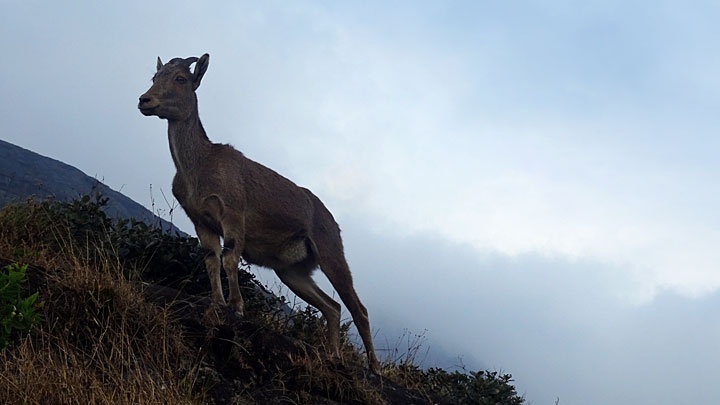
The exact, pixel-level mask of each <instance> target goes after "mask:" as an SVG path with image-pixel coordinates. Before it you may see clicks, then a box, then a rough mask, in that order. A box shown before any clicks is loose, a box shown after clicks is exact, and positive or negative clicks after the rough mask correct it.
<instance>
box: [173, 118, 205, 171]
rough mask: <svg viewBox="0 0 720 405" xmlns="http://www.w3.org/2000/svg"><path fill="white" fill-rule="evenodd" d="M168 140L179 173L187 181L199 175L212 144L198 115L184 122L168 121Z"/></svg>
mask: <svg viewBox="0 0 720 405" xmlns="http://www.w3.org/2000/svg"><path fill="white" fill-rule="evenodd" d="M168 140H169V141H170V153H171V154H172V158H173V162H175V168H176V169H177V171H178V173H179V174H180V175H181V176H183V177H185V178H186V179H187V178H188V177H192V175H193V174H194V173H198V172H199V170H198V169H199V167H200V166H201V165H202V163H203V161H204V160H205V159H206V158H207V155H208V154H209V152H210V147H211V146H212V143H211V142H210V140H209V139H208V137H207V135H206V134H205V129H203V126H202V124H201V123H200V117H199V116H198V115H197V113H196V114H191V115H190V117H188V118H187V119H185V120H182V121H168Z"/></svg>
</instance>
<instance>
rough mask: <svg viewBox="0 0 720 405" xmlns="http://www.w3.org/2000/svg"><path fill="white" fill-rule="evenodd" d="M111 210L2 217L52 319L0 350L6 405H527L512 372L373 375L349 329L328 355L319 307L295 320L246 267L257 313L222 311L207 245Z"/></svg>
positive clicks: (9, 259) (2, 237) (4, 249)
mask: <svg viewBox="0 0 720 405" xmlns="http://www.w3.org/2000/svg"><path fill="white" fill-rule="evenodd" d="M103 204H104V200H99V201H93V200H92V199H90V198H82V199H81V200H78V201H73V202H69V203H61V202H53V201H45V202H42V203H33V202H27V203H24V204H18V205H11V206H8V207H5V208H3V209H0V269H2V270H0V276H1V275H2V272H5V271H9V270H6V269H5V266H6V265H8V264H19V265H21V266H22V265H27V266H28V270H27V278H28V282H27V283H26V285H25V293H24V294H25V296H29V295H30V294H32V293H34V292H38V293H39V301H43V302H44V305H43V306H37V307H36V310H37V311H39V312H40V313H42V316H43V319H42V321H40V322H37V323H36V324H35V325H34V326H33V327H32V329H31V333H30V334H27V333H25V332H22V331H21V332H17V333H13V335H12V337H11V339H10V342H9V346H8V347H7V348H6V349H5V350H2V351H0V403H27V404H46V403H73V404H75V403H77V404H94V403H97V404H100V403H133V404H157V403H162V404H207V403H209V404H256V403H258V404H342V403H348V404H508V405H518V404H522V403H523V402H524V400H523V398H522V397H519V396H518V395H517V393H516V392H515V388H514V387H513V386H512V385H511V384H510V382H511V381H512V380H511V377H510V376H509V375H498V374H497V373H493V372H483V371H480V372H468V373H458V372H453V373H448V372H445V371H444V370H440V369H429V370H421V369H419V368H418V367H417V366H415V365H413V364H412V363H411V362H404V363H402V364H394V363H391V362H385V363H384V364H383V365H382V371H381V373H380V375H375V374H373V373H372V372H370V371H369V370H368V369H367V367H366V364H365V358H364V355H362V354H360V353H358V352H357V351H356V349H355V348H354V346H353V345H352V344H351V341H352V340H353V339H351V337H350V336H349V335H348V330H349V324H345V325H343V328H342V335H341V341H342V349H341V353H340V355H339V356H336V355H334V354H331V353H328V352H326V351H325V350H324V347H325V341H324V339H325V338H324V336H325V333H324V328H325V325H324V323H323V320H322V319H321V318H320V317H318V316H317V311H315V310H313V309H312V308H307V309H305V310H301V311H296V312H292V313H287V312H286V311H284V310H283V306H284V304H285V303H284V300H283V299H282V298H275V297H273V296H268V295H267V294H262V293H259V292H260V291H261V289H259V288H257V287H258V286H257V282H256V281H255V280H254V278H253V276H252V275H251V274H250V273H247V272H245V271H241V276H240V282H241V290H242V292H243V295H244V297H245V302H246V310H247V311H246V315H245V316H244V317H238V316H237V315H235V313H234V312H232V311H230V310H228V309H227V308H216V307H213V306H212V305H211V304H210V300H209V299H208V298H207V296H208V292H209V291H210V286H209V281H208V279H207V275H206V272H205V271H204V266H203V257H204V256H203V254H202V251H201V249H200V246H199V244H198V241H197V239H195V238H191V237H183V236H171V235H168V234H167V233H164V232H162V231H160V230H158V229H156V228H152V227H150V226H147V225H146V224H144V223H142V222H136V221H135V222H133V221H119V222H118V221H112V220H111V219H109V218H108V217H107V216H106V214H105V213H104V211H103V209H102V208H103ZM0 280H2V277H0ZM0 287H2V286H0ZM0 292H2V288H0ZM6 298H8V297H3V294H0V320H3V321H4V320H6V319H8V318H12V317H16V316H17V315H16V312H17V310H16V306H18V305H19V304H11V305H8V303H7V302H2V301H1V300H4V299H6ZM6 309H7V310H8V311H11V312H12V314H8V313H3V311H4V310H6ZM3 324H5V322H3ZM0 343H2V342H0Z"/></svg>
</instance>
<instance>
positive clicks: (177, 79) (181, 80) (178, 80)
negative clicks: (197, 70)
mask: <svg viewBox="0 0 720 405" xmlns="http://www.w3.org/2000/svg"><path fill="white" fill-rule="evenodd" d="M175 81H176V82H178V83H185V82H186V81H187V79H186V78H184V77H182V76H178V77H176V78H175Z"/></svg>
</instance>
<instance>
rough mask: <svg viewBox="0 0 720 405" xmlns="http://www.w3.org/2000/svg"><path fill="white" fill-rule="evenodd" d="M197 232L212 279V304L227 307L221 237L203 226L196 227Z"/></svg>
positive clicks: (206, 267) (206, 266)
mask: <svg viewBox="0 0 720 405" xmlns="http://www.w3.org/2000/svg"><path fill="white" fill-rule="evenodd" d="M195 232H197V235H198V239H200V246H202V248H203V249H204V250H205V269H206V270H207V272H208V277H209V278H210V287H211V290H212V291H211V297H212V302H213V304H215V305H225V297H223V292H222V284H221V283H220V256H221V253H222V250H221V247H220V236H218V235H217V234H215V233H214V232H212V231H211V230H209V229H208V228H205V227H204V226H202V225H196V226H195Z"/></svg>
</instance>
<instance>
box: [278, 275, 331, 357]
mask: <svg viewBox="0 0 720 405" xmlns="http://www.w3.org/2000/svg"><path fill="white" fill-rule="evenodd" d="M275 273H276V274H277V275H278V277H279V278H280V281H282V282H283V284H285V285H286V286H288V288H290V291H292V292H293V293H295V295H297V296H298V297H300V298H301V299H302V300H304V301H305V302H307V303H308V304H310V305H312V306H313V307H315V308H317V309H318V310H320V312H321V313H322V314H323V317H324V318H325V321H326V322H327V328H328V331H327V333H328V334H327V341H328V346H329V349H330V351H331V352H332V353H334V354H339V350H340V304H338V303H337V302H336V301H335V300H333V299H332V298H330V297H329V296H328V295H327V294H325V292H324V291H323V290H321V289H320V287H318V286H317V284H315V281H314V280H313V279H312V277H311V275H310V271H308V270H307V269H306V268H303V267H299V268H298V267H292V266H290V267H287V268H284V269H275Z"/></svg>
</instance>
